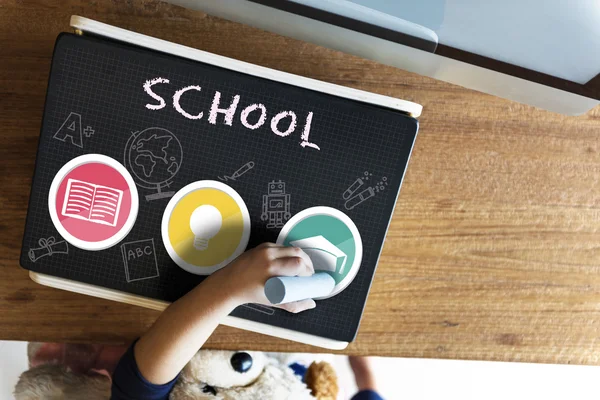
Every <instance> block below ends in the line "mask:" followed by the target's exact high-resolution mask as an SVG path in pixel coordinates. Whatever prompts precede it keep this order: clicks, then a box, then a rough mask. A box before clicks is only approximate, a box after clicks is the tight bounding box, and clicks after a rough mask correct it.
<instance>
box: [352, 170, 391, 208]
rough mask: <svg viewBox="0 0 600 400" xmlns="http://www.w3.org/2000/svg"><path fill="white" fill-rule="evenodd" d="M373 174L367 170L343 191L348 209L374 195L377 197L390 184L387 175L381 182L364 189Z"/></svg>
mask: <svg viewBox="0 0 600 400" xmlns="http://www.w3.org/2000/svg"><path fill="white" fill-rule="evenodd" d="M372 176H373V174H372V173H370V172H369V171H365V172H364V173H363V175H362V176H359V177H358V178H356V179H355V180H354V182H352V184H351V185H350V186H348V188H347V189H346V190H345V191H344V193H342V198H343V199H344V200H346V202H345V203H344V207H345V208H346V210H352V209H353V208H354V207H356V206H358V205H360V204H362V203H364V202H365V201H367V200H369V199H370V198H372V197H375V195H376V194H378V193H381V192H383V191H384V190H385V189H386V187H387V185H388V179H387V177H385V176H384V177H382V178H381V179H380V180H379V182H377V183H375V184H372V185H371V186H368V187H366V188H364V189H363V187H364V186H365V185H367V182H368V181H369V180H370V179H371V178H372ZM361 189H362V190H361ZM359 190H360V192H359ZM357 192H358V193H357Z"/></svg>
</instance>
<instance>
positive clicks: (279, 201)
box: [260, 180, 292, 228]
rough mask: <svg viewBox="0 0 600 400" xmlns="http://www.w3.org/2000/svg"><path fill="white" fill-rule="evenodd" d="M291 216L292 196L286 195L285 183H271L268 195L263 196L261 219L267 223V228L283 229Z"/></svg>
mask: <svg viewBox="0 0 600 400" xmlns="http://www.w3.org/2000/svg"><path fill="white" fill-rule="evenodd" d="M291 216H292V214H291V213H290V195H289V194H286V193H285V182H283V181H281V180H279V181H271V182H269V191H268V194H265V195H263V203H262V214H261V216H260V219H261V220H263V221H266V222H267V228H283V225H284V224H285V222H286V221H287V220H288V219H290V217H291Z"/></svg>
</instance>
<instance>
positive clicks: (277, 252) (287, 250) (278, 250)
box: [268, 247, 313, 268]
mask: <svg viewBox="0 0 600 400" xmlns="http://www.w3.org/2000/svg"><path fill="white" fill-rule="evenodd" d="M268 251H269V252H270V254H269V256H270V259H271V260H275V259H277V258H288V257H300V258H302V259H303V260H304V262H305V263H307V264H308V265H310V266H311V268H312V266H313V263H312V260H311V259H310V257H309V256H308V254H306V253H305V252H304V250H302V249H301V248H298V247H273V248H270V249H269V250H268Z"/></svg>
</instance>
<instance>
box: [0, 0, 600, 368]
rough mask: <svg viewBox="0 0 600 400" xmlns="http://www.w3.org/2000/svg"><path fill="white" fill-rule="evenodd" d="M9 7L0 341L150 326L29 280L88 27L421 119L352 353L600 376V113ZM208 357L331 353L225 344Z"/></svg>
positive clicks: (154, 18)
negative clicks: (68, 62) (46, 150)
mask: <svg viewBox="0 0 600 400" xmlns="http://www.w3.org/2000/svg"><path fill="white" fill-rule="evenodd" d="M47 3H51V2H42V1H15V0H5V1H3V2H2V3H1V4H0V49H1V50H0V131H1V138H2V146H1V148H0V214H1V215H0V232H1V243H0V268H1V269H0V339H10V340H30V341H64V342H67V341H68V342H103V343H125V342H128V341H131V340H132V339H134V338H135V337H137V336H138V335H140V334H141V333H142V332H143V331H144V330H145V329H146V328H148V327H149V325H150V324H151V323H152V322H153V321H154V320H155V318H156V317H157V315H158V314H157V312H154V311H151V310H147V309H142V308H139V307H134V306H127V305H124V304H119V303H114V302H111V301H107V300H101V299H95V298H91V297H87V296H84V295H79V294H74V293H68V292H63V291H60V290H56V289H50V288H46V287H42V286H39V285H37V284H35V283H33V282H32V281H31V280H30V279H29V277H28V274H27V271H25V270H24V269H22V268H21V267H20V266H19V263H18V256H19V251H20V247H21V239H22V234H23V227H24V221H25V215H26V212H27V201H28V197H29V190H30V183H31V176H32V173H33V168H34V162H35V154H36V148H37V142H38V135H39V129H40V122H41V119H42V112H43V108H44V96H45V93H46V85H47V79H48V73H49V69H50V61H51V56H52V49H53V46H54V40H55V38H56V36H57V34H58V33H59V32H61V31H68V30H69V17H70V15H71V14H78V15H82V16H85V17H89V18H93V19H97V20H100V21H102V22H106V23H109V24H112V25H116V26H120V27H122V28H126V29H131V30H134V31H137V32H141V33H144V34H148V35H152V36H156V37H159V38H162V39H166V40H170V41H173V42H175V43H181V44H185V45H188V46H192V47H196V48H199V49H203V50H207V51H210V52H214V53H217V54H221V55H225V56H228V57H233V58H237V59H240V60H244V61H248V62H251V63H256V64H259V65H263V66H267V67H271V68H276V69H279V70H283V71H286V72H291V73H294V74H299V75H303V76H307V77H311V78H315V79H320V80H323V81H327V82H332V83H336V84H340V85H345V86H349V87H354V88H358V89H362V90H367V91H371V92H375V93H380V94H384V95H388V96H394V97H399V98H402V99H406V100H412V101H415V102H417V103H420V104H422V105H423V106H424V111H423V115H422V117H421V118H420V121H421V130H420V133H419V136H418V138H417V142H416V146H415V149H414V152H413V156H412V159H411V161H410V165H409V169H408V173H407V174H406V178H405V181H404V185H403V187H402V191H401V194H400V198H399V200H398V204H397V207H396V211H395V214H394V218H393V220H392V225H391V228H390V231H389V234H388V238H387V240H386V243H385V248H384V251H383V255H382V257H381V261H380V264H379V268H378V270H377V273H376V275H375V280H374V284H373V286H372V289H371V293H370V295H369V299H368V302H367V307H366V311H365V313H364V316H363V320H362V324H361V328H360V330H359V333H358V337H357V339H356V341H355V342H354V343H352V344H351V345H350V346H349V347H348V349H347V350H346V353H352V354H361V355H385V356H402V357H435V358H460V359H480V360H504V361H523V362H545V363H546V362H547V363H574V364H600V109H599V108H596V109H595V110H593V111H591V112H590V113H588V114H587V115H585V116H582V117H564V116H561V115H556V114H552V113H549V112H546V111H542V110H538V109H534V108H532V107H528V106H524V105H521V104H517V103H514V102H510V101H507V100H502V99H499V98H495V97H492V96H489V95H485V94H481V93H478V92H475V91H471V90H467V89H464V88H461V87H458V86H453V85H450V84H446V83H443V82H438V81H435V80H433V79H429V78H425V77H421V76H418V75H415V74H411V73H407V72H404V71H401V70H399V69H395V68H392V67H387V66H384V65H380V64H377V63H375V62H372V61H367V60H363V59H360V58H358V57H354V56H350V55H347V54H343V53H340V52H337V51H333V50H329V49H325V48H322V47H318V46H315V45H312V44H308V43H303V42H300V41H296V40H292V39H288V38H285V37H282V36H278V35H275V34H271V33H267V32H264V31H261V30H258V29H254V28H250V27H248V26H244V25H240V24H237V23H232V22H229V21H226V20H222V19H219V18H214V17H210V16H207V15H205V14H203V13H200V12H194V11H190V10H185V9H182V8H179V7H175V6H171V5H168V4H165V3H158V2H154V1H127V2H116V1H112V2H108V1H106V2H105V1H92V2H88V1H85V0H69V1H64V2H62V4H60V5H55V4H47ZM206 346H207V347H211V348H230V349H232V348H238V349H260V350H271V351H320V350H319V349H316V348H312V347H310V346H304V345H300V344H295V343H292V342H288V341H284V340H278V339H273V338H270V337H267V336H262V335H259V334H254V333H249V332H245V331H241V330H237V329H233V328H228V327H219V328H218V329H217V331H216V332H215V333H214V334H213V335H212V337H211V338H210V340H209V342H208V343H207V345H206Z"/></svg>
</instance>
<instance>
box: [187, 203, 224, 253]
mask: <svg viewBox="0 0 600 400" xmlns="http://www.w3.org/2000/svg"><path fill="white" fill-rule="evenodd" d="M222 225H223V217H222V216H221V213H220V212H219V210H218V209H217V208H216V207H213V206H211V205H202V206H200V207H198V208H196V209H195V210H194V212H193V213H192V216H191V217H190V229H191V230H192V232H193V233H194V247H195V248H196V250H200V251H204V250H206V249H207V248H208V241H209V240H210V239H212V238H213V237H214V236H215V235H216V234H217V233H219V231H220V230H221V226H222Z"/></svg>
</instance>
